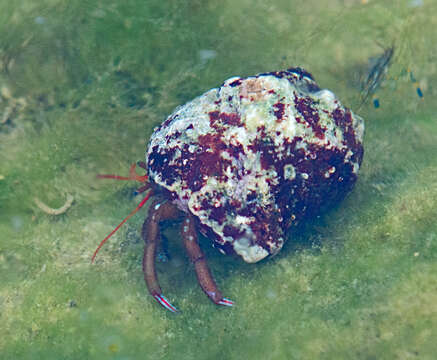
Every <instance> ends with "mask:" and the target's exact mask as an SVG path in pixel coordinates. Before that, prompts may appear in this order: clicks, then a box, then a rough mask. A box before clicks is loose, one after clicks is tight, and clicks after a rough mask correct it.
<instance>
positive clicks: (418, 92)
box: [416, 87, 423, 97]
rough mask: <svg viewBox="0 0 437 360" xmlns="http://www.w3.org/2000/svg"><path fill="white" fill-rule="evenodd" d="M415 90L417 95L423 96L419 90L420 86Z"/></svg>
mask: <svg viewBox="0 0 437 360" xmlns="http://www.w3.org/2000/svg"><path fill="white" fill-rule="evenodd" d="M416 92H417V95H418V96H419V97H423V92H422V90H420V87H418V88H416Z"/></svg>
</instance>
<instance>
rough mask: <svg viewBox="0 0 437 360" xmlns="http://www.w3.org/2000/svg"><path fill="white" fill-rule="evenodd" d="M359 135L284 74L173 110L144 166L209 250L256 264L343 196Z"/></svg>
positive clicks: (234, 81)
mask: <svg viewBox="0 0 437 360" xmlns="http://www.w3.org/2000/svg"><path fill="white" fill-rule="evenodd" d="M363 132H364V124H363V121H362V119H361V118H360V117H359V116H357V115H354V114H353V113H352V112H351V111H350V110H349V109H347V108H345V107H344V106H342V105H341V103H340V101H339V100H338V99H337V98H336V96H335V95H334V94H333V93H332V92H331V91H329V90H322V89H320V88H319V87H318V85H317V84H316V83H315V81H314V80H313V78H312V76H311V74H309V73H308V72H306V71H305V70H303V69H301V68H293V69H289V70H287V71H281V72H272V73H266V74H260V75H256V76H251V77H247V78H239V77H234V78H231V79H229V80H227V81H225V83H224V84H223V85H222V86H221V87H219V88H216V89H212V90H209V91H208V92H206V93H205V94H203V95H201V96H199V97H197V98H196V99H194V100H192V101H191V102H189V103H187V104H185V105H183V106H181V107H179V108H177V109H176V110H175V111H174V112H173V114H171V115H170V116H169V117H168V118H167V119H166V120H165V121H164V122H163V123H162V125H161V126H159V127H158V128H156V129H155V131H154V133H153V134H152V137H151V139H150V143H149V146H148V149H147V152H146V163H147V166H148V174H149V177H150V179H151V181H152V182H154V183H155V184H157V185H158V186H159V187H162V188H165V189H166V190H167V191H166V193H167V194H170V195H169V197H170V200H171V201H172V202H173V203H175V204H176V205H177V206H178V207H179V208H180V209H181V210H183V211H185V212H187V213H191V214H192V215H194V216H195V217H196V218H197V220H198V222H199V224H200V230H201V231H202V232H203V233H205V234H207V236H208V237H210V238H211V239H212V241H213V242H214V246H216V247H218V248H219V249H220V250H221V251H222V252H225V253H236V254H238V255H240V256H241V257H242V258H243V259H244V260H245V261H246V262H257V261H259V260H261V259H263V258H265V257H266V256H268V255H270V254H271V255H273V254H276V253H277V252H278V251H279V250H280V249H281V248H282V246H283V243H284V241H285V238H286V237H285V232H286V230H287V229H288V228H289V227H290V226H292V225H296V224H298V223H299V222H300V221H302V220H303V219H304V218H308V217H313V216H317V215H318V214H319V213H320V212H321V211H323V210H324V209H326V208H329V207H330V206H332V205H334V204H335V203H336V202H338V201H340V200H341V199H342V198H343V197H344V196H345V194H346V193H347V192H348V191H350V189H351V188H352V186H353V184H354V183H355V181H356V179H357V174H358V170H359V167H360V165H361V161H362V157H363V146H362V140H363Z"/></svg>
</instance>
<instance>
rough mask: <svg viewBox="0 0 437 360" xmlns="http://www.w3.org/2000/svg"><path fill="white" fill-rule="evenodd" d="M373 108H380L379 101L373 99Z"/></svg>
mask: <svg viewBox="0 0 437 360" xmlns="http://www.w3.org/2000/svg"><path fill="white" fill-rule="evenodd" d="M373 106H374V107H375V109H377V108H379V99H373Z"/></svg>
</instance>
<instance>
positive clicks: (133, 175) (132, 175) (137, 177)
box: [97, 162, 149, 182]
mask: <svg viewBox="0 0 437 360" xmlns="http://www.w3.org/2000/svg"><path fill="white" fill-rule="evenodd" d="M141 164H144V163H143V162H141ZM136 167H137V164H135V163H133V164H132V165H131V167H130V170H129V176H119V175H106V174H104V175H97V178H98V179H115V180H136V181H138V182H146V181H147V180H148V178H149V177H148V176H147V175H143V176H140V175H138V174H137V173H136V171H135V168H136ZM141 167H143V166H141Z"/></svg>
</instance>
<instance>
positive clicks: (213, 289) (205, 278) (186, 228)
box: [182, 215, 234, 306]
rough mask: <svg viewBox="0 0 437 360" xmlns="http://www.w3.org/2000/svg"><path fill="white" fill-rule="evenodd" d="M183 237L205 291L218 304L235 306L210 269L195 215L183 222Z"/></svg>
mask: <svg viewBox="0 0 437 360" xmlns="http://www.w3.org/2000/svg"><path fill="white" fill-rule="evenodd" d="M182 239H183V241H184V246H185V249H186V251H187V254H188V257H189V258H190V260H191V262H192V263H193V264H194V269H195V270H196V275H197V280H198V281H199V284H200V287H201V288H202V290H203V291H204V293H205V294H206V295H207V296H208V297H209V298H210V299H211V300H212V301H213V302H214V303H215V304H217V305H224V306H233V305H234V303H233V302H232V301H231V300H229V299H226V298H224V297H223V296H222V294H221V292H220V290H219V289H218V288H217V285H216V283H215V281H214V279H213V277H212V275H211V272H210V271H209V268H208V264H207V263H206V260H205V255H204V254H203V252H202V250H201V249H200V247H199V244H198V239H197V232H196V226H195V221H194V218H193V216H191V215H189V216H187V217H186V218H185V220H184V221H183V223H182Z"/></svg>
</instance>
